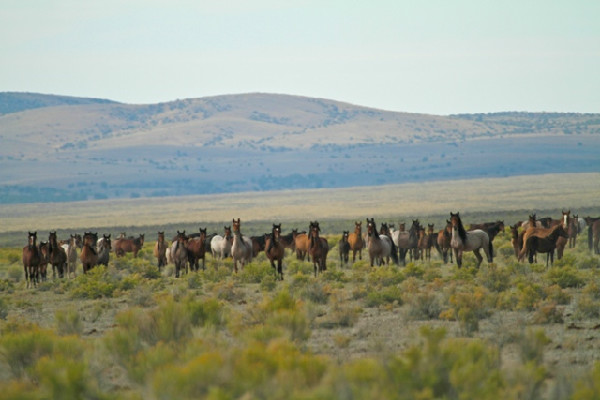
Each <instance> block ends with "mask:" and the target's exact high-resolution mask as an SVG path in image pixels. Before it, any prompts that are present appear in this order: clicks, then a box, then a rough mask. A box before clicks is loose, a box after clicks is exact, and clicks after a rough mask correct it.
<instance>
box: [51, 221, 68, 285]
mask: <svg viewBox="0 0 600 400" xmlns="http://www.w3.org/2000/svg"><path fill="white" fill-rule="evenodd" d="M48 262H49V263H50V264H51V265H52V277H53V278H55V277H56V271H57V270H58V277H59V278H62V277H63V276H64V271H65V269H66V266H67V253H66V252H65V249H63V248H62V247H61V246H60V245H59V244H58V239H57V238H56V231H54V232H50V234H49V235H48Z"/></svg>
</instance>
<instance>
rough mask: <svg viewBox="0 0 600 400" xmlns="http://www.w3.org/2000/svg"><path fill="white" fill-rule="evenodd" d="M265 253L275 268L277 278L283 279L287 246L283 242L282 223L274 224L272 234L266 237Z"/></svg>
mask: <svg viewBox="0 0 600 400" xmlns="http://www.w3.org/2000/svg"><path fill="white" fill-rule="evenodd" d="M265 254H266V255H267V258H268V259H269V261H270V262H271V267H273V269H274V270H275V274H276V276H277V279H280V280H283V267H282V263H283V257H284V256H285V247H284V245H283V243H282V242H281V224H277V225H276V224H273V228H272V229H271V234H270V235H268V236H267V239H266V244H265ZM275 262H277V266H275Z"/></svg>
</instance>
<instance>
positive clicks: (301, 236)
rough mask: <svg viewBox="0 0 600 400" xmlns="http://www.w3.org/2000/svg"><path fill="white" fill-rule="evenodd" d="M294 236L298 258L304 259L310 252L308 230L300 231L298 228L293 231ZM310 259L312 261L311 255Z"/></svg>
mask: <svg viewBox="0 0 600 400" xmlns="http://www.w3.org/2000/svg"><path fill="white" fill-rule="evenodd" d="M292 234H293V236H294V248H295V249H296V258H297V259H298V260H302V261H304V259H305V258H306V256H307V254H308V245H309V240H308V235H307V234H306V232H298V231H297V230H294V231H292ZM308 261H310V255H308Z"/></svg>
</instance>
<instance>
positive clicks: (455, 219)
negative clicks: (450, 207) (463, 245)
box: [450, 212, 467, 242]
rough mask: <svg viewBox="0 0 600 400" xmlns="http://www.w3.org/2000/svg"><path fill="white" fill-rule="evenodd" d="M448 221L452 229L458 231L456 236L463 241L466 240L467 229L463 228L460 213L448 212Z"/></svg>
mask: <svg viewBox="0 0 600 400" xmlns="http://www.w3.org/2000/svg"><path fill="white" fill-rule="evenodd" d="M450 221H451V223H452V231H453V232H456V233H458V236H459V237H460V238H461V240H462V241H463V242H464V241H466V240H467V231H465V228H464V226H463V224H462V221H461V219H460V213H459V212H457V213H456V214H454V213H453V212H450Z"/></svg>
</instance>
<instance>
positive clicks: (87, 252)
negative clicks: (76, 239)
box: [79, 232, 98, 274]
mask: <svg viewBox="0 0 600 400" xmlns="http://www.w3.org/2000/svg"><path fill="white" fill-rule="evenodd" d="M97 241H98V234H97V233H92V232H85V233H84V234H83V246H82V248H81V254H80V255H79V259H80V260H81V265H82V266H83V273H84V274H85V273H87V272H88V271H89V270H90V269H92V268H93V267H95V266H96V265H97V264H98V253H97V252H96V242H97Z"/></svg>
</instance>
